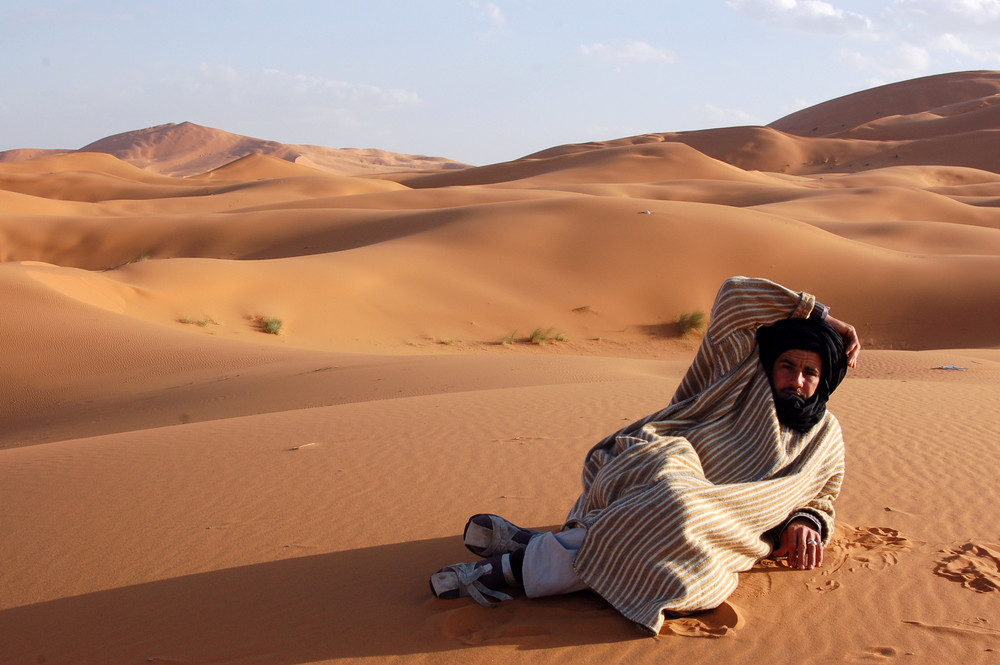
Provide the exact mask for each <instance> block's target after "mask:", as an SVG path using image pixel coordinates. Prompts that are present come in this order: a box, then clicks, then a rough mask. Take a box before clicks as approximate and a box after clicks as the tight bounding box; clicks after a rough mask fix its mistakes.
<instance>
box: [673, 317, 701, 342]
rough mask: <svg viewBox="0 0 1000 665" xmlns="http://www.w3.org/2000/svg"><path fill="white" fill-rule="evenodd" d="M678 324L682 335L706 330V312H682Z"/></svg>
mask: <svg viewBox="0 0 1000 665" xmlns="http://www.w3.org/2000/svg"><path fill="white" fill-rule="evenodd" d="M678 325H679V328H680V333H681V337H686V336H688V335H690V334H692V333H702V332H704V331H705V313H704V312H687V313H685V314H681V318H680V321H679V322H678Z"/></svg>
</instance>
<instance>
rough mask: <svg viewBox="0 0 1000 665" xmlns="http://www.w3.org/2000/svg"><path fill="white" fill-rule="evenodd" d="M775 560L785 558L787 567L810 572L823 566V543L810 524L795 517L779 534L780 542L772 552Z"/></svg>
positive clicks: (802, 518)
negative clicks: (786, 558)
mask: <svg viewBox="0 0 1000 665" xmlns="http://www.w3.org/2000/svg"><path fill="white" fill-rule="evenodd" d="M773 556H774V557H775V558H778V557H783V556H787V557H788V565H789V566H790V567H791V568H798V569H799V570H812V569H813V568H819V567H820V566H822V565H823V541H822V538H821V536H820V533H819V532H818V531H817V530H816V528H815V527H814V526H813V524H812V522H810V521H809V520H807V519H806V518H804V517H797V518H796V519H794V520H792V521H791V522H789V523H788V526H786V527H785V530H784V531H782V532H781V542H780V543H779V544H778V549H776V550H774V552H773Z"/></svg>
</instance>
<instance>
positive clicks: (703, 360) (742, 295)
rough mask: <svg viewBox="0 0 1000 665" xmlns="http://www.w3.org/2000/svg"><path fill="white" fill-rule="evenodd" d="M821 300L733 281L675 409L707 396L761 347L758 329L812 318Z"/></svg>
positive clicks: (722, 291) (766, 283)
mask: <svg viewBox="0 0 1000 665" xmlns="http://www.w3.org/2000/svg"><path fill="white" fill-rule="evenodd" d="M815 305H816V298H814V297H813V296H812V295H810V294H808V293H805V292H796V291H792V290H790V289H787V288H785V287H784V286H781V285H780V284H776V283H774V282H772V281H770V280H767V279H761V278H752V277H730V278H729V279H727V280H726V281H725V282H723V284H722V286H721V287H720V288H719V292H718V294H717V295H716V296H715V303H714V304H713V305H712V313H711V315H710V318H709V325H708V330H707V331H706V333H705V338H704V339H703V340H702V343H701V347H700V348H699V349H698V353H697V355H696V356H695V359H694V361H693V362H692V363H691V367H690V368H689V369H688V371H687V373H686V374H685V375H684V378H683V379H682V380H681V383H680V385H679V386H678V388H677V391H676V392H675V393H674V396H673V399H671V404H674V403H676V402H681V401H683V400H685V399H688V398H690V397H692V396H694V395H697V394H698V393H700V392H702V391H703V390H705V389H706V388H707V387H708V386H709V385H711V384H712V383H714V382H716V381H718V380H719V379H720V378H722V377H723V376H725V375H727V374H728V373H729V372H731V371H732V370H733V368H734V367H735V366H736V365H738V364H739V363H741V362H743V361H744V360H745V359H746V358H747V356H748V355H749V354H750V353H751V352H752V351H753V349H754V348H755V347H756V344H757V329H758V328H760V327H761V326H767V325H771V324H772V323H776V322H777V321H780V320H782V319H789V318H802V319H804V318H808V317H809V315H810V314H811V313H812V312H813V308H814V306H815Z"/></svg>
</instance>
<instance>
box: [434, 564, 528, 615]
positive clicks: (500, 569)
mask: <svg viewBox="0 0 1000 665" xmlns="http://www.w3.org/2000/svg"><path fill="white" fill-rule="evenodd" d="M518 558H520V557H518ZM516 563H517V564H520V561H517V562H516ZM430 585H431V593H432V594H434V596H435V597H436V598H443V599H446V600H450V599H454V598H464V597H466V596H471V597H472V598H473V599H475V601H476V602H477V603H479V604H480V605H484V606H486V607H492V606H494V605H496V604H497V602H499V601H504V600H510V599H511V597H510V596H509V595H507V594H506V593H503V592H502V591H497V589H501V588H505V587H518V586H520V585H521V584H520V581H519V580H518V579H517V577H516V576H515V574H514V571H513V569H512V567H511V555H509V554H498V555H496V556H493V557H490V558H489V559H484V560H482V561H476V562H475V563H456V564H454V565H451V566H447V567H446V568H442V569H441V570H439V571H437V572H436V573H434V574H433V575H431V579H430ZM486 596H489V597H490V598H493V599H494V600H493V601H491V600H487V598H486ZM495 601H496V602H495Z"/></svg>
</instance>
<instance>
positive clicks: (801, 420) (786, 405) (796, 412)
mask: <svg viewBox="0 0 1000 665" xmlns="http://www.w3.org/2000/svg"><path fill="white" fill-rule="evenodd" d="M806 401H807V400H804V399H802V397H800V396H798V395H789V396H783V395H775V396H774V410H775V411H776V412H777V413H778V422H779V423H781V424H782V425H784V426H786V427H791V428H792V429H797V430H799V431H800V432H805V431H806V430H808V429H809V428H810V427H811V426H812V425H809V424H807V423H806V420H805V416H806V415H807V414H806Z"/></svg>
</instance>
